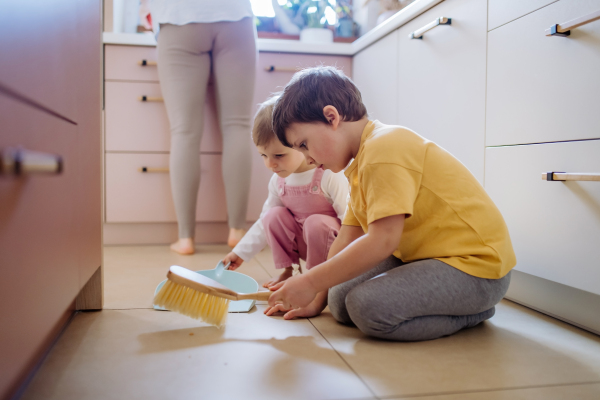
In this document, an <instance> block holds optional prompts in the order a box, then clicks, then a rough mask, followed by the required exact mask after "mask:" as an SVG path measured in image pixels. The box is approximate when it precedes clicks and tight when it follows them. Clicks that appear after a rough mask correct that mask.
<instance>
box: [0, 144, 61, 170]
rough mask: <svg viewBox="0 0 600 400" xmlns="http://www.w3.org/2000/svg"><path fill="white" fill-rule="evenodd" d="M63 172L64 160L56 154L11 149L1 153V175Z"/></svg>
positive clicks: (16, 148)
mask: <svg viewBox="0 0 600 400" xmlns="http://www.w3.org/2000/svg"><path fill="white" fill-rule="evenodd" d="M62 171H63V159H62V157H61V156H59V155H56V154H49V153H43V152H40V151H32V150H26V149H22V148H18V147H9V148H6V149H4V150H2V151H1V152H0V175H26V174H27V175H28V174H55V175H58V174H60V173H62Z"/></svg>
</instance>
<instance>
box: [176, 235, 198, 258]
mask: <svg viewBox="0 0 600 400" xmlns="http://www.w3.org/2000/svg"><path fill="white" fill-rule="evenodd" d="M171 250H173V251H174V252H176V253H179V254H183V255H190V254H194V251H195V249H194V239H192V238H182V239H179V240H178V241H176V242H175V243H173V244H172V245H171Z"/></svg>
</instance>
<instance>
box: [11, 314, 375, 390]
mask: <svg viewBox="0 0 600 400" xmlns="http://www.w3.org/2000/svg"><path fill="white" fill-rule="evenodd" d="M263 310H264V306H258V307H257V309H255V310H254V311H253V312H250V313H246V314H229V316H228V322H227V326H226V327H225V328H224V329H221V330H219V329H217V328H214V327H210V326H207V325H205V324H203V323H201V322H198V321H196V320H192V319H190V318H187V317H184V316H182V315H180V314H177V313H167V312H160V311H154V310H145V309H142V310H103V311H99V312H85V313H79V314H77V315H76V316H75V317H74V319H73V321H72V322H71V324H70V325H69V326H68V328H67V329H66V331H65V332H64V334H63V335H62V336H61V338H60V340H59V341H58V343H57V344H56V346H55V347H54V348H53V349H52V351H51V352H50V354H49V355H48V357H47V359H46V360H45V362H44V364H43V365H42V367H41V368H40V370H39V371H38V373H37V374H36V376H35V377H34V379H33V381H32V382H31V384H30V386H29V387H28V389H27V390H26V392H25V394H24V396H23V399H24V400H30V399H44V400H52V399H60V400H71V399H73V400H75V399H76V400H86V399H102V400H105V399H119V400H121V399H147V400H151V399H161V400H163V399H210V400H213V399H217V400H218V399H226V400H230V399H260V400H268V399H277V400H281V399H286V400H287V399H338V400H339V399H371V398H374V396H373V395H372V393H371V392H370V391H369V390H368V389H367V387H366V386H365V385H364V383H363V382H362V381H361V380H360V379H359V378H358V377H357V376H356V375H355V374H354V372H353V371H352V370H351V369H350V368H349V367H348V366H347V364H346V363H345V362H344V361H343V360H342V359H341V358H340V357H339V355H338V354H337V353H336V352H335V351H334V350H333V349H332V348H331V347H330V345H329V344H328V343H327V341H325V340H324V339H323V338H322V336H321V335H320V334H319V332H317V331H316V329H315V328H314V326H313V325H312V324H311V323H310V322H309V321H308V320H295V321H284V320H283V319H282V318H277V317H276V318H273V317H270V318H269V317H265V316H264V315H263V314H262V311H263Z"/></svg>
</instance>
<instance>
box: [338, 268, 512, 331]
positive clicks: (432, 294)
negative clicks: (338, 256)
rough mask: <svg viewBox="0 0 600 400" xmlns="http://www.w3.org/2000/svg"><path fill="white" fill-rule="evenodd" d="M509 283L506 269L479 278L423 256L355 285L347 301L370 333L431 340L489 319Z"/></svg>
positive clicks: (354, 319)
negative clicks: (500, 273) (500, 275)
mask: <svg viewBox="0 0 600 400" xmlns="http://www.w3.org/2000/svg"><path fill="white" fill-rule="evenodd" d="M509 283H510V273H509V274H508V275H506V276H505V277H503V278H501V279H483V278H477V277H474V276H472V275H469V274H466V273H464V272H462V271H460V270H458V269H456V268H454V267H451V266H450V265H448V264H445V263H443V262H441V261H438V260H433V259H431V260H421V261H416V262H412V263H407V264H401V265H400V266H398V267H396V268H393V269H390V270H388V271H386V272H385V273H382V274H380V275H377V276H375V277H373V278H371V279H369V280H367V281H364V282H363V283H360V284H359V285H356V286H355V287H354V288H353V289H351V290H350V291H349V292H348V294H347V296H346V299H345V304H346V308H347V312H348V315H349V317H350V319H351V320H352V322H354V324H356V326H357V327H358V328H359V329H360V330H361V331H363V332H364V333H366V334H368V335H371V336H375V337H379V338H382V339H387V340H399V341H417V340H430V339H436V338H439V337H442V336H447V335H451V334H453V333H455V332H457V331H459V330H461V329H463V328H468V327H472V326H475V325H477V324H478V323H480V322H482V321H484V320H486V319H489V318H491V317H492V316H493V315H494V312H495V308H494V306H495V305H496V304H497V303H498V302H499V301H500V300H501V299H502V298H503V297H504V294H505V293H506V291H507V289H508V285H509Z"/></svg>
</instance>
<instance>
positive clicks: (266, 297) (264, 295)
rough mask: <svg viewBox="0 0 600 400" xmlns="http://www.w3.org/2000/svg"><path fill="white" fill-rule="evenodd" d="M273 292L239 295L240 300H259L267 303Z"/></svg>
mask: <svg viewBox="0 0 600 400" xmlns="http://www.w3.org/2000/svg"><path fill="white" fill-rule="evenodd" d="M272 293H273V292H271V291H268V292H266V291H265V292H256V293H239V294H238V295H237V298H238V300H258V301H267V300H269V297H271V294H272Z"/></svg>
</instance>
